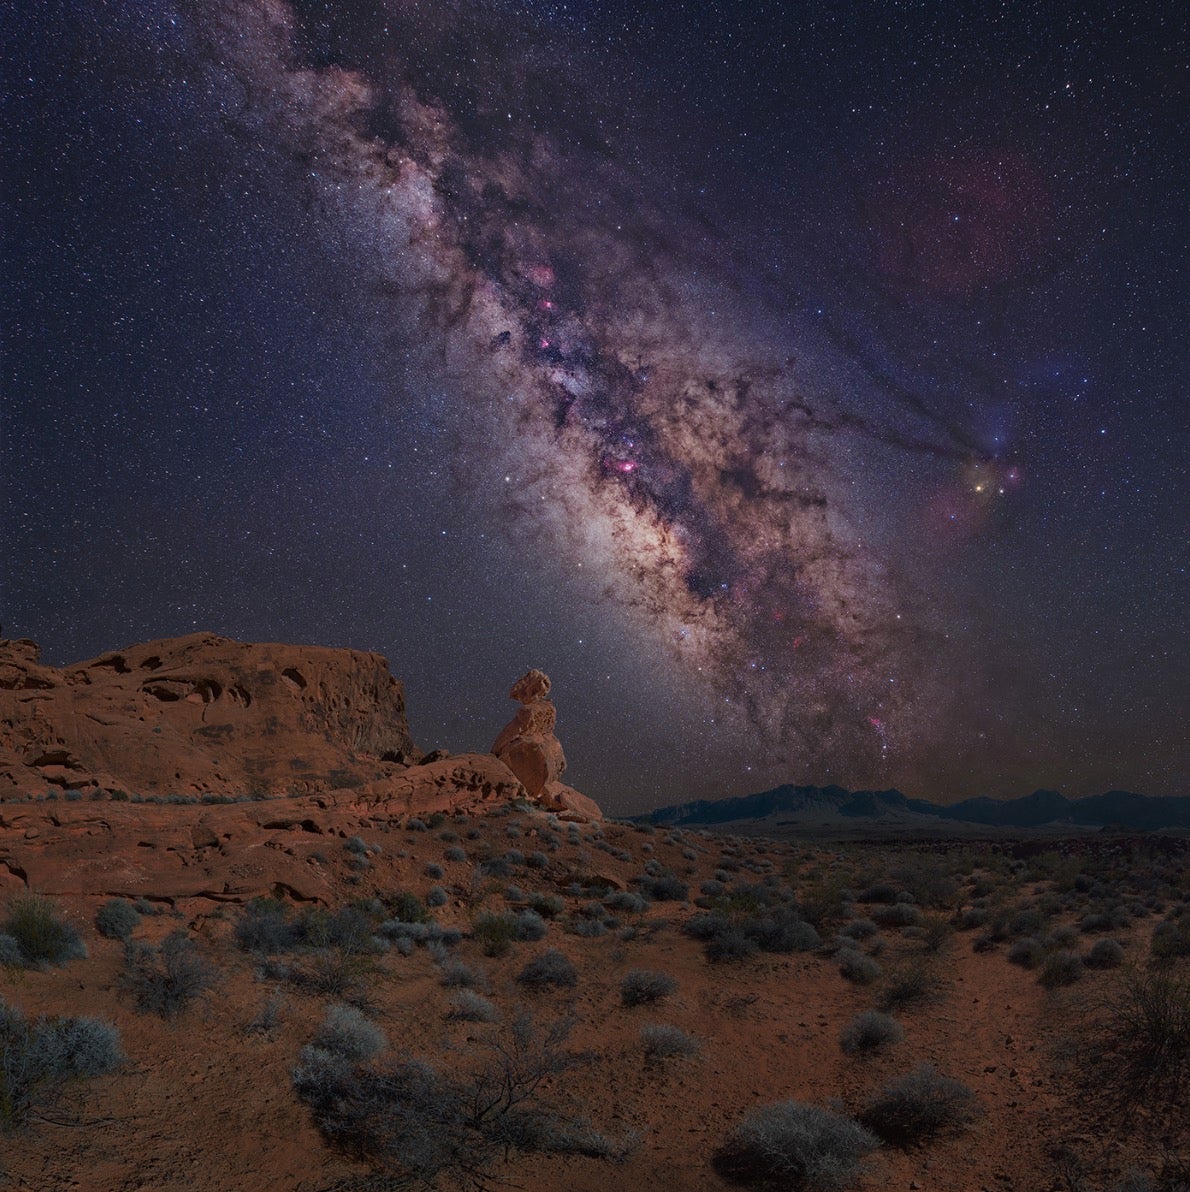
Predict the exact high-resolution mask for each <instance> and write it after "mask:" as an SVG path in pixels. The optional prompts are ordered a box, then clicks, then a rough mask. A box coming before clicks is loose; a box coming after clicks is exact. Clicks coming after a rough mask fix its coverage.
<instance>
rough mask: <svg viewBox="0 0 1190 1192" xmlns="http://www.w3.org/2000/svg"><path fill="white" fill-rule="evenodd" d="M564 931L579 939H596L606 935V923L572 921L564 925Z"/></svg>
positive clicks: (590, 920) (603, 921)
mask: <svg viewBox="0 0 1190 1192" xmlns="http://www.w3.org/2000/svg"><path fill="white" fill-rule="evenodd" d="M566 930H567V931H568V932H569V933H570V934H571V935H577V936H578V937H579V938H580V939H597V938H598V937H599V936H601V935H607V923H606V921H605V920H603V919H572V920H571V921H570V922H569V923H567V924H566Z"/></svg>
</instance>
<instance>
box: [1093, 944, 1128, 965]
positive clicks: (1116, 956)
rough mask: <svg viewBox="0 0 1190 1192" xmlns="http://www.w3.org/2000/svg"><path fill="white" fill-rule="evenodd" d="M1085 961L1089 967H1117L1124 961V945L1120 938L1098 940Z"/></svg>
mask: <svg viewBox="0 0 1190 1192" xmlns="http://www.w3.org/2000/svg"><path fill="white" fill-rule="evenodd" d="M1085 963H1086V964H1087V966H1088V967H1089V968H1099V969H1106V968H1117V967H1119V965H1121V964H1123V963H1124V946H1123V944H1121V943H1120V942H1119V941H1118V940H1113V939H1103V940H1096V941H1095V942H1094V943H1093V944H1092V945H1091V950H1090V951H1089V952H1088V953H1087V958H1086V961H1085Z"/></svg>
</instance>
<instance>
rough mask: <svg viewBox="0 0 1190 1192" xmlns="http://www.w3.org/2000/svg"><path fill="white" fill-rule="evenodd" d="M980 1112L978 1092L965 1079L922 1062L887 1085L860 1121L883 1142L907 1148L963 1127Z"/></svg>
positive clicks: (862, 1114) (869, 1105)
mask: <svg viewBox="0 0 1190 1192" xmlns="http://www.w3.org/2000/svg"><path fill="white" fill-rule="evenodd" d="M978 1112H979V1102H978V1101H977V1100H976V1097H975V1093H974V1092H973V1091H972V1090H971V1089H969V1088H968V1087H967V1086H966V1085H965V1084H963V1082H962V1081H961V1080H954V1079H953V1078H951V1077H949V1076H940V1075H939V1074H938V1073H937V1072H936V1071H935V1070H934V1068H933V1067H932V1066H931V1065H930V1064H922V1065H921V1066H920V1067H919V1068H915V1069H914V1070H913V1071H912V1072H910V1073H908V1074H907V1075H905V1076H899V1077H897V1078H896V1079H895V1080H890V1081H889V1082H888V1083H887V1084H886V1085H884V1087H883V1088H882V1089H881V1090H880V1092H879V1093H878V1094H877V1095H876V1097H875V1098H873V1099H872V1100H871V1101H870V1102H869V1103H868V1105H867V1106H866V1107H865V1109H864V1111H863V1113H861V1114H860V1117H859V1120H860V1121H861V1122H862V1123H863V1124H864V1125H865V1126H866V1127H867V1128H868V1129H869V1130H871V1131H872V1133H873V1134H875V1135H876V1136H877V1137H878V1138H880V1139H881V1140H882V1141H884V1142H887V1143H889V1144H890V1145H892V1146H899V1147H904V1146H911V1145H912V1144H913V1143H916V1142H921V1141H924V1140H925V1139H928V1138H933V1137H935V1136H936V1135H938V1134H941V1133H944V1132H947V1131H953V1130H959V1129H961V1128H962V1127H964V1126H966V1125H968V1124H969V1123H970V1122H971V1121H972V1120H973V1119H974V1118H975V1117H976V1116H977V1115H978Z"/></svg>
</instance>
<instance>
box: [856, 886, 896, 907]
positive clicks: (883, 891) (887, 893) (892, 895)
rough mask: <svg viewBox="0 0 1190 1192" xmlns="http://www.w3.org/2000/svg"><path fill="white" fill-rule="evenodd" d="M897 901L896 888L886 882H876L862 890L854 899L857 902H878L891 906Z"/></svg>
mask: <svg viewBox="0 0 1190 1192" xmlns="http://www.w3.org/2000/svg"><path fill="white" fill-rule="evenodd" d="M896 900H897V888H896V886H891V885H889V884H888V883H887V882H878V883H877V884H876V885H874V886H869V887H868V888H867V889H866V890H863V891H862V892H861V893H860V894H859V895H858V897H857V898H856V901H857V902H869V903H870V902H878V903H883V904H884V905H886V906H891V905H892V904H893V903H894V902H896Z"/></svg>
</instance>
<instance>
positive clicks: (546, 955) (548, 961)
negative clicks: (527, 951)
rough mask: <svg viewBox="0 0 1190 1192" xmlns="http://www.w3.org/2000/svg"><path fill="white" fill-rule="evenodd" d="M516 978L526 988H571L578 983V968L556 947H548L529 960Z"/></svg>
mask: <svg viewBox="0 0 1190 1192" xmlns="http://www.w3.org/2000/svg"><path fill="white" fill-rule="evenodd" d="M516 979H517V984H518V985H523V986H525V988H526V989H549V988H551V987H553V988H557V989H573V988H574V987H575V986H576V985H577V984H578V970H577V969H576V968H575V967H574V965H573V964H572V963H571V962H570V961H569V960H568V959H567V958H566V956H564V955H563V954H562V953H561V952H559V951H558V950H557V948H549V949H548V950H547V951H545V952H542V953H541V955H540V956H535V957H534V958H533V959H532V960H530V961H529V963H528V964H526V965H525V967H524V968H523V969H521V971H520V972H519V973H517V978H516Z"/></svg>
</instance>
